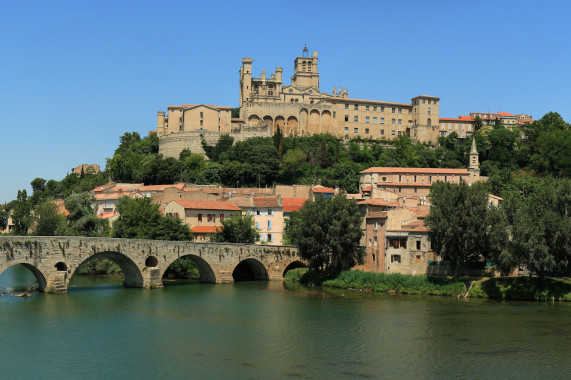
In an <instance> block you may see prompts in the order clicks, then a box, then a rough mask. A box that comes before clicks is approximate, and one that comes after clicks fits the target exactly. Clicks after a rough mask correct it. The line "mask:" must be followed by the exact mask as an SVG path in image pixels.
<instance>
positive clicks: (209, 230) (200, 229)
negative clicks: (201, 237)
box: [190, 226, 222, 234]
mask: <svg viewBox="0 0 571 380" xmlns="http://www.w3.org/2000/svg"><path fill="white" fill-rule="evenodd" d="M221 228H222V227H221V226H196V227H192V228H191V229H190V230H191V231H192V232H193V233H195V234H215V233H217V232H218V230H219V229H221Z"/></svg>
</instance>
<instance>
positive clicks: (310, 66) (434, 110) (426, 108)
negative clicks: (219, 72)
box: [240, 48, 440, 144]
mask: <svg viewBox="0 0 571 380" xmlns="http://www.w3.org/2000/svg"><path fill="white" fill-rule="evenodd" d="M308 53H309V52H308V50H307V48H305V49H304V50H303V54H302V56H301V57H297V58H295V60H294V75H293V76H292V77H291V84H284V83H283V77H282V74H283V68H282V67H276V68H275V72H274V73H273V74H271V75H270V77H269V78H268V77H267V75H266V71H265V70H262V75H261V77H253V74H252V63H253V59H252V58H244V59H243V60H242V67H241V68H240V117H241V118H242V119H244V120H245V122H246V123H247V124H249V125H268V126H270V127H271V129H272V131H275V130H276V129H277V128H278V127H279V128H280V130H282V132H283V133H284V134H289V135H311V134H315V133H330V134H332V135H335V136H348V137H357V136H360V137H365V138H366V137H372V138H383V137H385V138H389V139H390V138H393V137H395V136H399V135H407V136H409V137H411V138H412V139H415V140H418V141H421V142H428V143H432V144H435V143H436V142H437V139H438V115H439V103H440V99H439V98H437V97H434V96H428V95H420V96H417V97H414V98H412V100H411V102H410V103H394V102H385V101H379V100H363V99H356V98H349V92H348V90H347V89H342V88H340V89H339V90H337V88H333V91H332V92H331V93H326V92H321V90H320V88H319V72H318V70H317V67H318V66H317V65H318V56H317V52H316V51H315V52H313V54H312V55H311V56H309V54H308Z"/></svg>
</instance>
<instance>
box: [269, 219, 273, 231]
mask: <svg viewBox="0 0 571 380" xmlns="http://www.w3.org/2000/svg"><path fill="white" fill-rule="evenodd" d="M271 229H272V221H271V220H268V230H271Z"/></svg>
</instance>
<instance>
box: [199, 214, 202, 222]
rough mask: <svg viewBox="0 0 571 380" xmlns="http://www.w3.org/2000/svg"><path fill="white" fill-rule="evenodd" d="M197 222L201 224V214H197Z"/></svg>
mask: <svg viewBox="0 0 571 380" xmlns="http://www.w3.org/2000/svg"><path fill="white" fill-rule="evenodd" d="M198 221H199V222H202V214H198Z"/></svg>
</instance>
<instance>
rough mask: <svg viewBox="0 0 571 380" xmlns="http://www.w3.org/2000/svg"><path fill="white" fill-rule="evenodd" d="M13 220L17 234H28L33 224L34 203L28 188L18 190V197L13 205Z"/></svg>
mask: <svg viewBox="0 0 571 380" xmlns="http://www.w3.org/2000/svg"><path fill="white" fill-rule="evenodd" d="M12 221H13V222H14V233H15V234H16V235H27V234H28V230H29V229H30V227H31V226H32V222H33V216H32V205H31V203H30V200H29V199H28V194H27V192H26V190H25V189H24V190H18V197H17V198H16V201H15V202H14V203H13V205H12Z"/></svg>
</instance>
